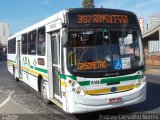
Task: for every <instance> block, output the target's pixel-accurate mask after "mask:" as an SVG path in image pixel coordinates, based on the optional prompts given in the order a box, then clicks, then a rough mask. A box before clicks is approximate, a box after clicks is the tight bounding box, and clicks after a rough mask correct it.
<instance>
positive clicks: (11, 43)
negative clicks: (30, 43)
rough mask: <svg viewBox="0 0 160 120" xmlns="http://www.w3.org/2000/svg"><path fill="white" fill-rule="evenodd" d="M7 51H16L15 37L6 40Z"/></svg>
mask: <svg viewBox="0 0 160 120" xmlns="http://www.w3.org/2000/svg"><path fill="white" fill-rule="evenodd" d="M8 53H10V54H15V53H16V38H14V39H11V40H9V41H8Z"/></svg>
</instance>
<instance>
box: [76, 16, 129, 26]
mask: <svg viewBox="0 0 160 120" xmlns="http://www.w3.org/2000/svg"><path fill="white" fill-rule="evenodd" d="M77 18H78V21H77V22H78V23H109V24H112V23H113V24H115V23H119V24H127V23H128V16H127V15H116V14H115V15H114V14H113V15H108V14H89V15H77Z"/></svg>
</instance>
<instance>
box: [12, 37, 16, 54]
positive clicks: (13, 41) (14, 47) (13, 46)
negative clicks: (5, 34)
mask: <svg viewBox="0 0 160 120" xmlns="http://www.w3.org/2000/svg"><path fill="white" fill-rule="evenodd" d="M12 53H13V54H15V53H16V38H14V39H13V40H12Z"/></svg>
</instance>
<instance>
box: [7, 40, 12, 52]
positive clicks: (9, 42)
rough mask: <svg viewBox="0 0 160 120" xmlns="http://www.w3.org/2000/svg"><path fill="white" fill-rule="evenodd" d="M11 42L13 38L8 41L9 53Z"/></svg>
mask: <svg viewBox="0 0 160 120" xmlns="http://www.w3.org/2000/svg"><path fill="white" fill-rule="evenodd" d="M11 42H12V40H9V41H8V53H11Z"/></svg>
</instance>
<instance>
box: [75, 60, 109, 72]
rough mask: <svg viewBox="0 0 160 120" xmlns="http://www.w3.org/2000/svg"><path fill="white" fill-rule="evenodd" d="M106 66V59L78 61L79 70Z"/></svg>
mask: <svg viewBox="0 0 160 120" xmlns="http://www.w3.org/2000/svg"><path fill="white" fill-rule="evenodd" d="M106 67H107V63H106V61H96V62H81V63H78V70H79V71H85V70H97V69H105V68H106Z"/></svg>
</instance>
